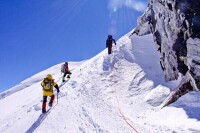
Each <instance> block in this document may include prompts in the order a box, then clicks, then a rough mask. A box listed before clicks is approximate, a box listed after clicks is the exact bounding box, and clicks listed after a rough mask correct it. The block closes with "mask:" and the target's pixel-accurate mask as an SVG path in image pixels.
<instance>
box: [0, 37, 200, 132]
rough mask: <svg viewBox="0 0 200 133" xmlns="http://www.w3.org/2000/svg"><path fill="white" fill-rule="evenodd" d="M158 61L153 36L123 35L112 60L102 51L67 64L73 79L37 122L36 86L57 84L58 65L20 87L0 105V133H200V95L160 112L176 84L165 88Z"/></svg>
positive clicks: (38, 93)
mask: <svg viewBox="0 0 200 133" xmlns="http://www.w3.org/2000/svg"><path fill="white" fill-rule="evenodd" d="M158 61H159V56H158V55H157V54H156V49H155V46H154V43H153V38H152V35H148V36H143V37H138V36H133V37H132V38H131V39H129V38H128V35H125V36H124V37H122V38H121V39H120V40H118V41H117V46H116V47H114V48H113V54H112V55H107V50H104V51H102V52H101V53H99V54H98V55H96V56H95V57H93V58H92V59H90V60H87V61H85V62H83V63H77V64H74V63H70V64H69V65H70V68H71V69H73V70H72V73H73V74H72V77H71V79H70V80H69V81H68V82H67V83H66V84H65V85H64V86H63V87H62V88H60V90H61V92H60V94H59V101H58V104H57V101H55V103H54V107H53V108H52V110H51V111H50V112H49V113H48V115H46V116H45V117H44V118H43V120H41V119H39V116H40V114H41V104H42V103H41V102H42V89H41V86H40V82H41V80H42V79H43V78H44V77H45V75H46V74H47V73H52V74H53V77H54V78H55V81H58V82H57V83H58V84H61V80H60V77H61V75H60V65H61V64H58V65H56V66H54V67H52V68H50V69H49V70H45V71H43V72H42V74H41V73H40V74H36V75H35V76H33V77H34V78H30V80H28V81H27V82H30V84H31V86H29V87H25V88H24V87H22V88H20V87H19V89H18V90H20V91H12V92H15V93H12V94H11V93H10V95H5V98H3V99H1V100H0V108H1V111H0V132H3V133H4V132H6V133H11V132H16V131H17V132H38V133H41V132H48V133H51V132H52V133H53V132H70V133H79V132H80V133H95V132H96V133H107V132H109V133H132V132H136V131H135V130H137V132H140V133H163V132H167V133H172V132H183V133H190V132H191V133H192V132H200V122H199V119H200V117H199V115H198V114H199V113H198V112H197V111H196V110H199V108H200V105H199V102H198V99H199V97H198V95H196V94H194V96H195V98H194V99H193V100H190V97H191V95H192V96H193V94H189V95H186V96H185V97H183V98H182V99H180V102H179V103H177V104H174V105H173V106H174V107H166V108H164V109H162V110H160V108H159V106H158V105H160V104H161V103H162V102H163V100H164V99H165V98H166V97H167V96H168V94H169V92H170V89H169V87H170V88H174V87H175V86H177V83H176V82H168V83H165V82H164V80H163V73H162V70H161V68H160V66H159V62H158ZM33 79H34V80H33ZM185 102H191V106H189V105H188V106H187V107H186V106H184V104H185ZM177 107H178V108H177ZM190 107H193V108H191V109H190Z"/></svg>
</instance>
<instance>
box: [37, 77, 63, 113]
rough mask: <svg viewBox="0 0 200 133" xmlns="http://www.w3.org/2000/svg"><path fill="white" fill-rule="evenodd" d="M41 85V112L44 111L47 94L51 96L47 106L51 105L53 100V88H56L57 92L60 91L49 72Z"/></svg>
mask: <svg viewBox="0 0 200 133" xmlns="http://www.w3.org/2000/svg"><path fill="white" fill-rule="evenodd" d="M41 86H42V88H43V103H42V113H46V102H47V96H50V97H51V100H50V101H49V106H50V107H52V104H53V101H54V97H55V96H54V93H53V88H54V87H55V88H56V90H57V93H59V92H60V90H59V87H58V85H57V83H56V82H54V79H53V77H52V75H51V74H48V75H47V76H46V78H44V79H43V81H42V83H41Z"/></svg>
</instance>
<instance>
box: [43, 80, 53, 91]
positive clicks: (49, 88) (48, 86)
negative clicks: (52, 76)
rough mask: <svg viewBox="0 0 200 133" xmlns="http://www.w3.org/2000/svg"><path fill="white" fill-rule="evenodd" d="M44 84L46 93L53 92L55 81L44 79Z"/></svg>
mask: <svg viewBox="0 0 200 133" xmlns="http://www.w3.org/2000/svg"><path fill="white" fill-rule="evenodd" d="M43 82H44V86H43V90H44V91H52V90H53V84H54V81H53V80H48V79H44V81H43Z"/></svg>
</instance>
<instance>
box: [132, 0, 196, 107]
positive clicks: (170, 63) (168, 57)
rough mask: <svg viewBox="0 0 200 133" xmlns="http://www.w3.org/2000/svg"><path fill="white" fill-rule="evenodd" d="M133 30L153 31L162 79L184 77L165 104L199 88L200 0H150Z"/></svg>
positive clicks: (139, 33)
mask: <svg viewBox="0 0 200 133" xmlns="http://www.w3.org/2000/svg"><path fill="white" fill-rule="evenodd" d="M134 33H136V34H138V35H140V36H142V35H146V34H149V33H152V34H153V36H154V41H155V44H156V47H157V49H158V51H159V52H160V65H161V67H162V69H163V71H164V74H165V77H164V78H165V80H166V81H171V80H176V79H177V78H178V76H179V73H181V74H182V75H183V79H182V81H181V83H180V84H179V86H178V87H177V89H176V91H175V92H174V93H173V95H172V96H171V98H170V99H169V100H168V101H167V103H166V104H165V106H166V105H169V104H170V103H172V102H174V101H176V100H177V99H178V98H179V97H180V96H182V95H184V94H186V93H188V92H189V91H199V90H200V0H149V3H148V6H147V8H146V10H145V12H144V14H143V15H142V16H141V17H139V18H138V27H137V28H136V29H135V31H134Z"/></svg>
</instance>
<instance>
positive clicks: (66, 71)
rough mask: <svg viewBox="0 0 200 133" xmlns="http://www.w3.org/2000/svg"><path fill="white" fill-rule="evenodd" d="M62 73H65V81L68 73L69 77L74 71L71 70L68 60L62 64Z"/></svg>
mask: <svg viewBox="0 0 200 133" xmlns="http://www.w3.org/2000/svg"><path fill="white" fill-rule="evenodd" d="M61 73H64V75H63V78H62V81H63V82H65V77H66V75H67V74H68V75H67V78H70V76H71V74H72V73H71V72H70V71H69V66H68V62H65V64H63V65H62V66H61Z"/></svg>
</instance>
